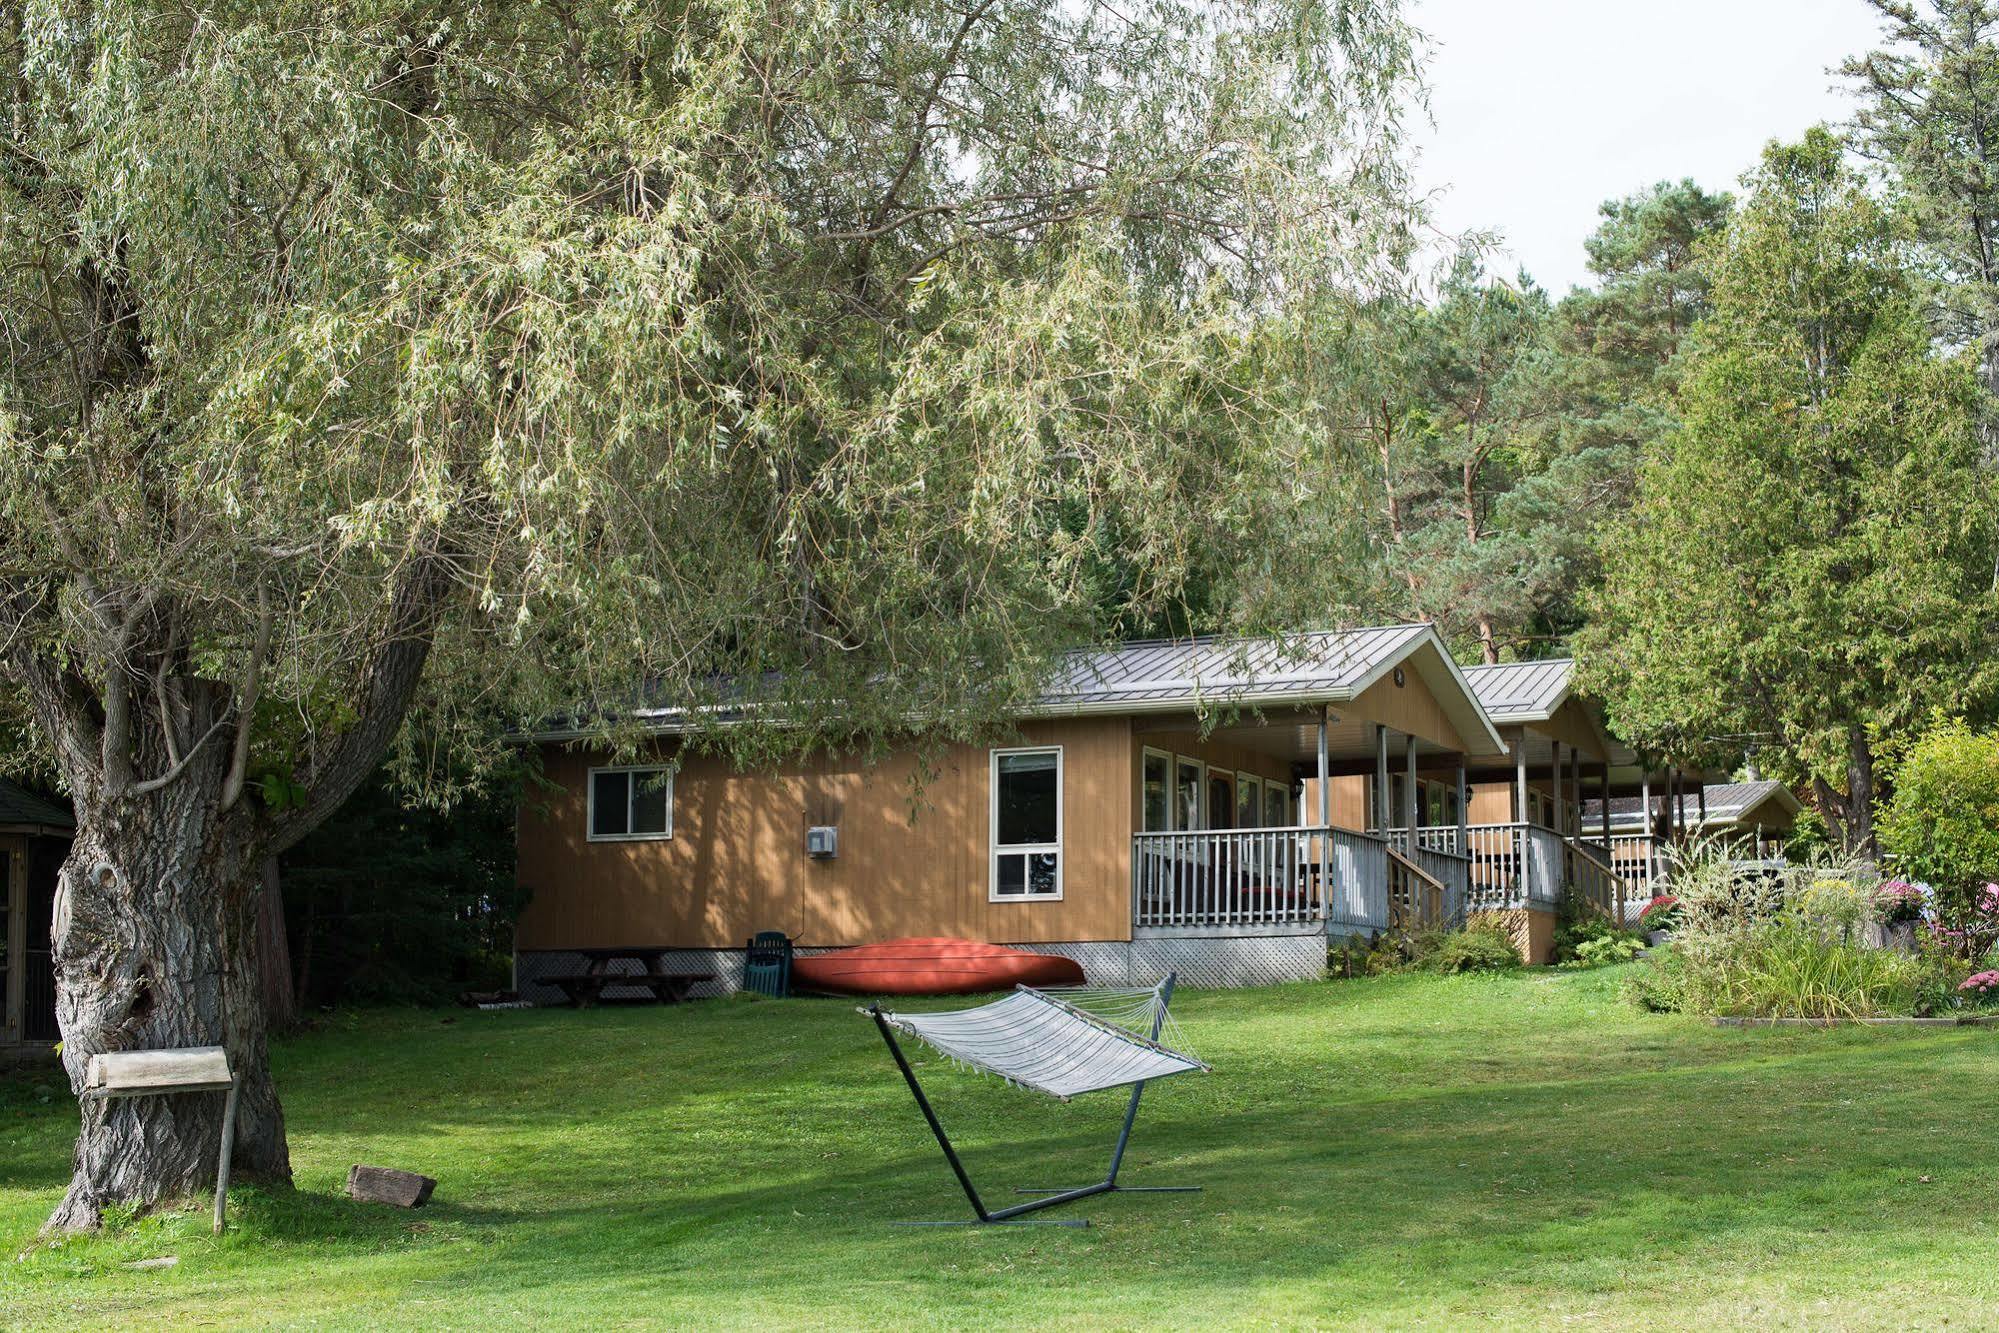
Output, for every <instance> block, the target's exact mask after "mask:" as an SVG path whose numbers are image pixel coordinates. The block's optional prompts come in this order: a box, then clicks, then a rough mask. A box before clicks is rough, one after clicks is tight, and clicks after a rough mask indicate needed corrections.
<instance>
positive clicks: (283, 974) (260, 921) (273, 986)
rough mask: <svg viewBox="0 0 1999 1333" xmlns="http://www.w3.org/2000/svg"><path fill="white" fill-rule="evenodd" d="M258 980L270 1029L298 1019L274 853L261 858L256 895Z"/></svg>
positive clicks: (281, 885) (281, 888)
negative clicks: (260, 877)
mask: <svg viewBox="0 0 1999 1333" xmlns="http://www.w3.org/2000/svg"><path fill="white" fill-rule="evenodd" d="M257 984H258V985H259V986H260V987H261V988H262V990H263V996H264V1022H265V1023H266V1024H268V1025H269V1028H270V1030H271V1031H272V1032H285V1031H288V1030H289V1029H290V1028H291V1026H292V1025H293V1024H294V1023H296V1022H298V998H297V996H296V995H294V994H293V992H292V951H291V942H290V940H289V939H287V938H286V935H285V894H284V883H283V881H282V880H281V879H280V877H279V872H278V858H277V857H275V856H267V857H265V858H264V869H263V891H262V892H261V893H259V894H258V895H257Z"/></svg>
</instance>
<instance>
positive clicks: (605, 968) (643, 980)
mask: <svg viewBox="0 0 1999 1333" xmlns="http://www.w3.org/2000/svg"><path fill="white" fill-rule="evenodd" d="M574 952H576V953H579V954H581V955H583V957H584V959H585V960H587V961H586V965H585V967H584V969H583V971H581V972H575V973H571V974H569V975H566V976H559V977H543V978H542V980H543V981H545V982H547V983H548V984H549V985H551V986H558V987H560V988H561V990H562V993H563V994H564V995H567V996H568V997H569V1003H570V1004H571V1005H572V1006H574V1007H575V1008H578V1009H587V1008H589V1007H590V1006H591V1005H593V1004H595V1003H596V1002H597V1000H598V999H599V998H600V997H601V996H602V995H603V993H604V992H605V991H606V990H607V989H609V988H610V987H613V986H629V987H632V988H634V989H637V990H647V991H651V992H652V998H653V1001H654V1002H655V1003H657V1004H678V1003H679V1002H680V1001H682V1000H684V999H686V998H687V993H688V992H689V991H691V990H693V989H694V987H695V986H697V985H699V984H700V983H701V982H704V981H713V980H714V979H715V976H714V974H713V973H712V972H669V971H667V970H666V956H667V954H669V953H671V952H673V951H672V950H671V949H669V948H667V947H666V946H664V945H660V946H643V947H634V946H625V947H621V948H616V949H577V950H574ZM627 961H630V962H635V963H637V964H638V965H639V970H638V971H636V972H631V971H625V970H615V969H614V967H613V965H614V964H618V963H623V962H627Z"/></svg>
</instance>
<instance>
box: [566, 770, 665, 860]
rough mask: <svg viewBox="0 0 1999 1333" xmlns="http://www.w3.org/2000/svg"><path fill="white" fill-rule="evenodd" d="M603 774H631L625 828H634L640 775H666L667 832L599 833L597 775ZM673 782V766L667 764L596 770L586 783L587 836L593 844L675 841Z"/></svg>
mask: <svg viewBox="0 0 1999 1333" xmlns="http://www.w3.org/2000/svg"><path fill="white" fill-rule="evenodd" d="M599 773H630V774H633V775H634V776H633V778H632V780H631V781H630V782H629V783H627V784H626V785H625V827H626V828H627V829H629V828H631V826H632V800H633V798H634V797H636V796H637V795H638V791H639V781H638V778H637V776H636V775H637V774H640V773H644V774H647V775H648V776H650V775H651V774H654V773H664V774H666V786H665V791H666V828H665V830H664V831H662V832H659V833H629V832H628V833H599V832H598V831H597V775H598V774H599ZM673 778H674V772H673V769H672V767H671V766H669V765H666V764H607V765H605V766H604V767H602V768H593V769H591V770H589V772H588V773H587V774H586V775H585V777H584V779H583V782H584V786H583V797H584V809H583V832H584V836H585V837H586V838H587V839H588V840H589V841H591V842H667V841H670V840H671V839H672V837H673Z"/></svg>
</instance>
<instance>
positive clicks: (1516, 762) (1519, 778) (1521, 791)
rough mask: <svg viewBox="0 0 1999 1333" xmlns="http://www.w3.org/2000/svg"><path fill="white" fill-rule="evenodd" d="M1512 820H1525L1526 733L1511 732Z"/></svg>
mask: <svg viewBox="0 0 1999 1333" xmlns="http://www.w3.org/2000/svg"><path fill="white" fill-rule="evenodd" d="M1513 822H1514V823H1516V824H1524V823H1526V822H1527V733H1526V731H1525V730H1524V729H1516V730H1515V731H1514V733H1513Z"/></svg>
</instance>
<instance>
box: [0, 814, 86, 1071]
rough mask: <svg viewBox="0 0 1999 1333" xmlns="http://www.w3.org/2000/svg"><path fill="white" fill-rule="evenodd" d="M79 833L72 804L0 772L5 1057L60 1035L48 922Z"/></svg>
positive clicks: (0, 1007)
mask: <svg viewBox="0 0 1999 1333" xmlns="http://www.w3.org/2000/svg"><path fill="white" fill-rule="evenodd" d="M75 834H76V821H75V820H74V819H73V818H72V817H71V815H70V813H69V811H67V810H65V809H63V808H62V807H61V806H60V805H57V804H56V803H55V802H53V801H48V800H44V799H43V798H42V797H39V796H37V795H35V794H34V793H33V792H30V791H28V790H26V789H25V788H22V787H20V786H17V785H16V784H14V783H12V782H9V781H7V780H6V779H4V778H0V1058H4V1057H12V1056H19V1055H22V1054H26V1053H31V1052H34V1051H37V1050H40V1051H46V1050H48V1049H49V1048H50V1047H51V1046H52V1045H53V1044H54V1043H55V1042H57V1041H59V1040H60V1039H61V1034H60V1033H58V1032H57V1030H56V983H55V960H54V955H53V949H52V945H51V932H50V925H51V923H52V921H53V919H54V907H55V893H56V874H57V872H58V871H60V870H61V869H62V863H63V858H64V857H66V856H68V855H69V845H70V841H71V839H72V838H74V836H75Z"/></svg>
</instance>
